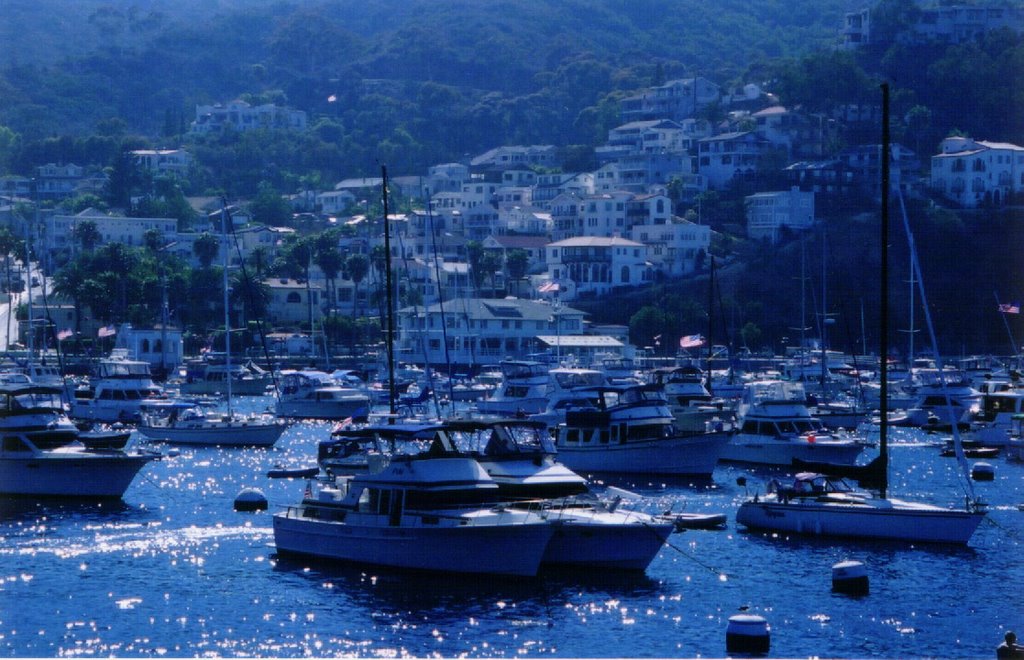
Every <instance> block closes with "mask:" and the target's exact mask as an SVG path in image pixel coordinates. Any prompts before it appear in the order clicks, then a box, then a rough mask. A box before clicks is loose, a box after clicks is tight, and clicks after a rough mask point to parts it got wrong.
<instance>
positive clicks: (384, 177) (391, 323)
mask: <svg viewBox="0 0 1024 660" xmlns="http://www.w3.org/2000/svg"><path fill="white" fill-rule="evenodd" d="M380 172H381V183H380V186H381V194H382V195H383V197H384V264H385V265H384V288H385V296H386V300H387V306H388V309H387V338H386V340H385V341H386V343H385V347H386V348H387V353H388V402H389V403H390V410H391V414H392V415H394V414H395V413H396V412H397V410H396V408H395V399H396V391H395V314H394V302H393V301H392V299H391V298H392V291H391V230H390V229H389V228H388V225H389V223H388V168H387V166H386V165H381V167H380Z"/></svg>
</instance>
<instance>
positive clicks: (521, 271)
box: [505, 248, 530, 295]
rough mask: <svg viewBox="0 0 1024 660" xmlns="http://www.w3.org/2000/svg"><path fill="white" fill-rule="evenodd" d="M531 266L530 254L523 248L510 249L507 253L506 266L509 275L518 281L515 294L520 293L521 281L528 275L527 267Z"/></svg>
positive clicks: (514, 280)
mask: <svg viewBox="0 0 1024 660" xmlns="http://www.w3.org/2000/svg"><path fill="white" fill-rule="evenodd" d="M529 266H530V255H529V253H527V251H526V250H523V249H522V248H515V249H513V250H509V251H508V254H507V255H505V268H507V269H508V277H509V279H510V280H512V281H513V282H515V283H516V287H515V289H516V290H515V292H514V293H515V295H519V281H520V280H522V279H523V278H524V277H526V269H527V268H529Z"/></svg>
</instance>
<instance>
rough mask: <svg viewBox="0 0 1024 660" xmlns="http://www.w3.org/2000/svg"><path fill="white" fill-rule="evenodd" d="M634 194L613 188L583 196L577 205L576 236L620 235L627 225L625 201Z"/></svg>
mask: <svg viewBox="0 0 1024 660" xmlns="http://www.w3.org/2000/svg"><path fill="white" fill-rule="evenodd" d="M633 197H634V194H633V193H631V192H626V191H623V190H615V191H611V192H607V193H602V194H598V195H592V196H590V197H585V198H584V199H583V200H582V201H581V203H580V204H579V206H578V209H579V214H580V219H579V221H578V222H577V227H578V230H579V231H577V232H576V235H577V236H604V237H606V238H608V237H611V236H615V235H622V234H623V233H625V232H626V230H627V229H628V227H629V223H628V222H627V221H626V203H627V202H628V201H630V200H631V199H633Z"/></svg>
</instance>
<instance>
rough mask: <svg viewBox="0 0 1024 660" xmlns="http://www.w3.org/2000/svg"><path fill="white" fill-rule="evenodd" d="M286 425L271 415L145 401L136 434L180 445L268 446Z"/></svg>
mask: <svg viewBox="0 0 1024 660" xmlns="http://www.w3.org/2000/svg"><path fill="white" fill-rule="evenodd" d="M287 428H288V425H287V423H285V422H284V421H283V420H280V419H277V418H276V417H274V416H273V415H270V414H266V413H262V414H256V413H250V414H243V413H237V412H233V411H228V412H221V411H206V410H204V409H203V408H202V407H201V406H200V405H198V404H194V403H188V402H184V401H154V402H150V403H147V404H144V405H143V407H142V412H141V420H140V422H139V425H138V429H139V433H141V434H142V435H144V436H146V437H147V438H149V439H150V440H161V441H163V442H170V443H173V444H183V445H220V446H246V447H270V446H273V444H274V443H275V442H277V440H278V438H280V437H281V434H282V433H284V432H285V430H286V429H287Z"/></svg>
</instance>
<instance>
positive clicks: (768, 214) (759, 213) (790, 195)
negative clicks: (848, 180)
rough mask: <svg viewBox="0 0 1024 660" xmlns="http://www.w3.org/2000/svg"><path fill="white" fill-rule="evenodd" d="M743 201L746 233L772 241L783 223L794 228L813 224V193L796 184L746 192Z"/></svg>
mask: <svg viewBox="0 0 1024 660" xmlns="http://www.w3.org/2000/svg"><path fill="white" fill-rule="evenodd" d="M746 203H747V236H749V237H750V238H766V239H768V240H769V241H770V242H772V243H775V242H777V241H778V240H779V235H780V232H781V231H782V228H783V227H787V228H789V229H792V230H795V231H804V230H806V229H810V228H811V226H812V225H813V224H814V193H813V192H802V191H801V190H800V189H799V188H793V189H792V190H782V191H776V192H762V193H756V194H754V195H749V196H747V198H746Z"/></svg>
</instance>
